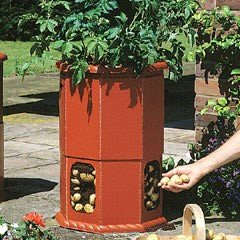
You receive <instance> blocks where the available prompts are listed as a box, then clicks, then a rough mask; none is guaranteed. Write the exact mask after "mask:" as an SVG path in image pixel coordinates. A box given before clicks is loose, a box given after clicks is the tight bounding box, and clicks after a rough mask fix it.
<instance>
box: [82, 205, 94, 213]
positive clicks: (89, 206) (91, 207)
mask: <svg viewBox="0 0 240 240" xmlns="http://www.w3.org/2000/svg"><path fill="white" fill-rule="evenodd" d="M84 211H85V212H86V213H93V211H94V209H93V206H92V205H90V204H86V205H85V206H84Z"/></svg>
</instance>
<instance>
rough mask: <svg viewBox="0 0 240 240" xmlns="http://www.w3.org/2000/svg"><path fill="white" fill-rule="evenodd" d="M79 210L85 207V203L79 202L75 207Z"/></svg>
mask: <svg viewBox="0 0 240 240" xmlns="http://www.w3.org/2000/svg"><path fill="white" fill-rule="evenodd" d="M74 209H75V210H76V211H77V212H79V211H81V210H82V209H83V205H82V204H80V203H78V204H76V206H75V208H74Z"/></svg>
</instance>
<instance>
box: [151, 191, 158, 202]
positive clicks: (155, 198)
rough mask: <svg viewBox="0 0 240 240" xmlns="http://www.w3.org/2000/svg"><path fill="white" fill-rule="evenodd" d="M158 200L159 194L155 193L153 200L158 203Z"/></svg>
mask: <svg viewBox="0 0 240 240" xmlns="http://www.w3.org/2000/svg"><path fill="white" fill-rule="evenodd" d="M158 199H159V194H157V193H153V194H152V196H151V200H152V201H153V202H156V201H157V200H158Z"/></svg>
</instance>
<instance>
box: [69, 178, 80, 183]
mask: <svg viewBox="0 0 240 240" xmlns="http://www.w3.org/2000/svg"><path fill="white" fill-rule="evenodd" d="M71 182H72V183H74V184H77V185H79V184H80V181H79V180H78V179H76V178H72V179H71Z"/></svg>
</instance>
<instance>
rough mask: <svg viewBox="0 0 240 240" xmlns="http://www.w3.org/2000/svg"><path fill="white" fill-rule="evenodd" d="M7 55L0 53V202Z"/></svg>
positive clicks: (2, 175)
mask: <svg viewBox="0 0 240 240" xmlns="http://www.w3.org/2000/svg"><path fill="white" fill-rule="evenodd" d="M5 60H7V55H6V54H4V53H0V201H1V200H2V196H3V194H2V189H3V179H4V132H3V131H4V129H3V62H4V61H5Z"/></svg>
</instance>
